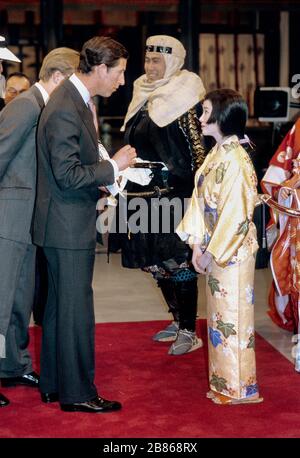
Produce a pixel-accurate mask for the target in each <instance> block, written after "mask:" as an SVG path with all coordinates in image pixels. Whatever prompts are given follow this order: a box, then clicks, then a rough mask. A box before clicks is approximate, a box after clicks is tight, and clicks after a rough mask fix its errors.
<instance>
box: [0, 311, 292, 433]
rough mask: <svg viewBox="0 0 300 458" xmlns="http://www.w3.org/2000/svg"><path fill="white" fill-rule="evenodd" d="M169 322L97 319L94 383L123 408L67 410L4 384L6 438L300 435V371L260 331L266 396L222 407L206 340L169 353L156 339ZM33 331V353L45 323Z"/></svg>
mask: <svg viewBox="0 0 300 458" xmlns="http://www.w3.org/2000/svg"><path fill="white" fill-rule="evenodd" d="M164 324H165V322H157V321H152V322H142V323H113V324H111V323H109V324H98V325H97V334H96V342H97V347H96V352H97V353H96V354H97V372H96V384H97V386H98V389H99V393H100V394H101V395H103V396H104V397H107V398H108V399H116V400H119V401H121V402H122V403H123V409H122V411H120V412H116V413H111V414H103V415H102V414H97V415H95V414H83V413H67V412H61V411H60V409H59V406H58V404H57V403H55V404H49V405H46V404H42V403H41V401H40V397H39V394H38V392H37V391H36V390H33V389H30V388H23V387H16V388H6V389H4V388H2V389H1V392H2V393H3V394H5V395H6V396H7V397H8V398H9V399H10V401H11V404H10V406H8V407H5V408H2V409H0V437H1V438H18V437H25V438H38V437H41V438H76V437H77V438H81V437H87V438H153V437H155V438H205V437H224V438H226V437H235V438H244V437H268V438H270V437H290V438H295V437H300V396H299V393H300V374H297V373H295V372H294V368H293V365H292V364H291V363H290V362H288V361H287V360H286V359H285V358H284V357H283V356H281V355H280V354H279V353H278V352H277V351H276V350H274V349H273V348H272V347H271V346H270V345H269V344H268V343H267V342H266V341H265V340H264V339H262V338H261V337H259V336H257V338H256V348H257V351H256V354H257V365H258V381H259V385H260V391H261V395H262V396H263V397H264V399H265V401H264V402H263V403H262V404H257V405H244V406H241V405H239V406H218V405H214V404H213V403H212V402H211V401H210V400H208V399H206V398H205V393H206V391H207V370H206V365H207V345H205V347H204V349H200V350H198V351H195V352H194V353H190V354H188V355H184V356H179V357H172V356H169V355H168V354H167V349H168V347H169V345H170V344H169V343H155V342H152V340H151V336H152V335H153V334H154V333H155V332H156V331H157V330H159V329H160V328H161V326H163V325H164ZM198 326H199V328H200V327H201V330H200V331H201V334H202V336H204V333H205V336H204V339H206V332H205V322H204V321H203V320H201V321H200V322H199V324H198ZM31 335H32V339H31V349H32V354H33V356H34V357H35V356H36V355H37V354H38V348H39V344H40V329H39V328H33V329H32V334H31ZM204 342H205V340H204ZM35 367H36V366H35Z"/></svg>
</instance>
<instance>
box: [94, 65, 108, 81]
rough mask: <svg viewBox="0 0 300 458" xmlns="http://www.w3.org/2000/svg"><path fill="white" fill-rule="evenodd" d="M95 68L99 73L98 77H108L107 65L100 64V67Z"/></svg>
mask: <svg viewBox="0 0 300 458" xmlns="http://www.w3.org/2000/svg"><path fill="white" fill-rule="evenodd" d="M95 68H96V72H97V76H98V77H100V78H104V77H105V76H106V75H107V65H105V64H100V65H96V67H95Z"/></svg>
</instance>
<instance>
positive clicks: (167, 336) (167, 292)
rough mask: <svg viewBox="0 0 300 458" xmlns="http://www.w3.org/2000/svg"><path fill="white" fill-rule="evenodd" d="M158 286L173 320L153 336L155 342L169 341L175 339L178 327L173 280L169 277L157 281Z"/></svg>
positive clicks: (177, 309) (177, 310) (177, 307)
mask: <svg viewBox="0 0 300 458" xmlns="http://www.w3.org/2000/svg"><path fill="white" fill-rule="evenodd" d="M157 285H158V287H159V288H160V289H161V292H162V293H163V296H164V298H165V301H166V303H167V304H168V307H169V312H170V313H172V315H173V318H174V321H173V322H172V323H170V324H169V325H168V326H167V327H166V328H165V329H163V330H162V331H159V332H158V333H156V334H155V335H154V336H153V340H155V341H156V342H171V341H173V340H175V339H176V336H177V331H178V328H179V306H178V303H177V299H176V293H175V286H174V282H173V281H172V280H170V279H163V280H158V281H157Z"/></svg>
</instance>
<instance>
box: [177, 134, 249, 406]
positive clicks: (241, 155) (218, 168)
mask: <svg viewBox="0 0 300 458" xmlns="http://www.w3.org/2000/svg"><path fill="white" fill-rule="evenodd" d="M256 184H257V179H256V174H255V171H254V168H253V165H252V162H251V160H250V158H249V156H248V154H247V153H246V151H245V150H244V149H243V148H242V147H241V146H240V144H239V141H238V138H237V137H236V136H231V137H229V138H228V139H227V140H226V141H225V142H224V143H223V144H222V145H221V146H220V145H216V146H215V147H214V148H213V149H212V150H211V152H210V153H209V154H208V156H207V157H206V159H205V161H204V163H203V164H202V166H201V167H200V169H199V170H198V171H197V173H196V176H195V189H194V193H193V196H192V199H191V202H190V204H189V207H188V209H187V211H186V213H185V216H184V218H183V220H182V221H181V223H180V225H179V226H178V228H177V233H178V235H179V236H180V237H181V238H182V239H183V240H186V241H187V242H188V243H190V244H192V243H193V240H194V237H197V239H200V240H201V248H202V249H203V251H204V250H205V249H207V250H208V251H209V252H210V253H211V254H212V255H213V261H212V268H211V272H210V273H209V274H208V275H207V276H206V296H207V326H208V350H209V383H210V388H211V389H212V390H214V391H216V392H219V393H222V394H225V395H227V396H230V397H232V398H236V399H242V398H245V397H248V396H251V395H254V394H256V393H258V386H257V382H256V365H255V351H254V288H253V284H254V269H255V254H256V251H257V249H258V244H257V239H256V228H255V225H254V223H253V222H252V217H253V211H254V207H255V203H256V201H257V191H256Z"/></svg>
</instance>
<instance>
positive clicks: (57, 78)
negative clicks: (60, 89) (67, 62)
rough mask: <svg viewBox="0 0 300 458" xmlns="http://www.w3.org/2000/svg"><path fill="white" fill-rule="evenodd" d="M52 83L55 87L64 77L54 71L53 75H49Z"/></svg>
mask: <svg viewBox="0 0 300 458" xmlns="http://www.w3.org/2000/svg"><path fill="white" fill-rule="evenodd" d="M51 78H52V81H53V83H54V84H55V85H57V84H59V83H60V82H61V81H62V80H63V79H64V78H65V77H64V75H63V74H62V73H61V72H60V71H59V70H55V72H54V73H52V75H51Z"/></svg>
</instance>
